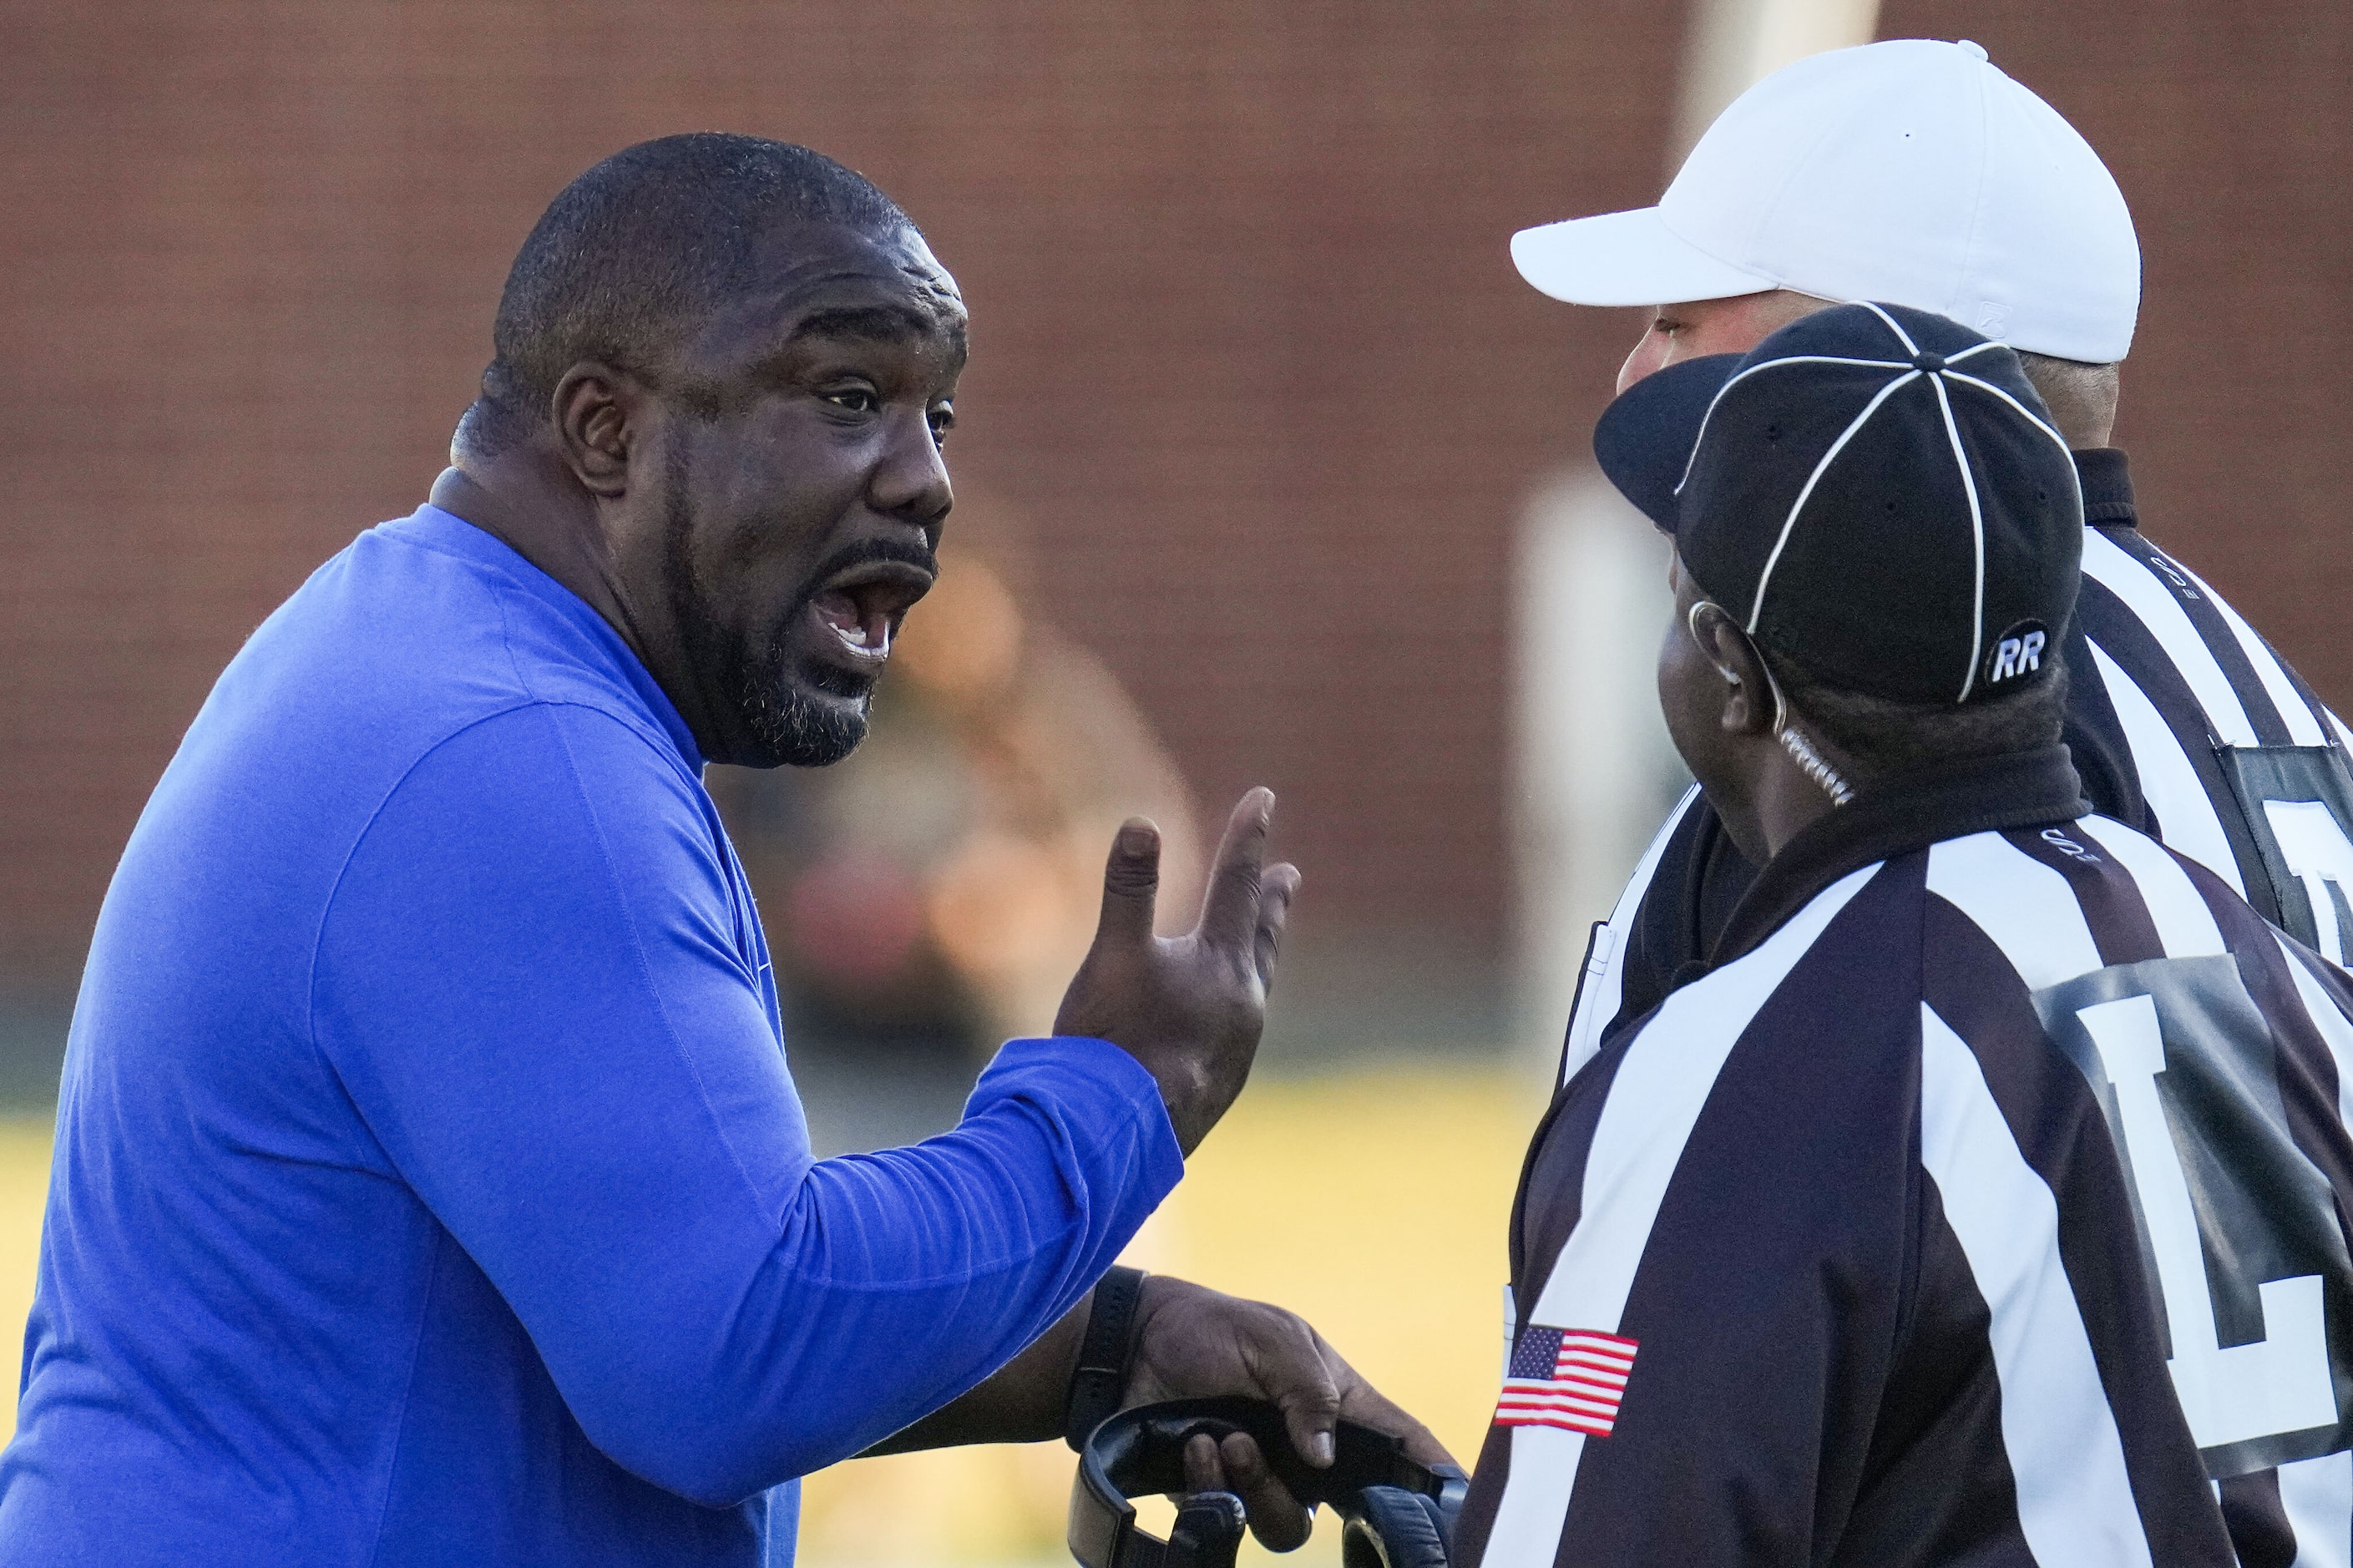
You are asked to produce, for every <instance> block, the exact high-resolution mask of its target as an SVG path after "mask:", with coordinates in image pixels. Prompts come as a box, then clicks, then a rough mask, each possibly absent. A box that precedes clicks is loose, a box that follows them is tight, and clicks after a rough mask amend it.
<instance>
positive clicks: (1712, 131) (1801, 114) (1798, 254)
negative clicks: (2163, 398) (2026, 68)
mask: <svg viewBox="0 0 2353 1568" xmlns="http://www.w3.org/2000/svg"><path fill="white" fill-rule="evenodd" d="M1512 260H1513V261H1514V263H1516V264H1517V265H1518V267H1519V269H1520V276H1521V277H1523V278H1525V279H1527V280H1528V281H1529V282H1530V283H1532V284H1534V285H1535V287H1536V288H1538V289H1542V290H1543V291H1544V292H1545V293H1546V294H1549V295H1551V296H1552V297H1553V298H1554V299H1556V300H1567V301H1568V302H1570V303H1571V304H1577V305H1664V304H1677V303H1681V302H1683V301H1685V300H1722V299H1729V298H1732V297H1733V296H1735V295H1740V294H1755V293H1759V292H1761V291H1763V290H1765V289H1796V290H1798V291H1799V293H1804V294H1814V295H1819V296H1820V297H1821V298H1823V299H1825V300H1880V301H1882V302H1883V303H1888V304H1895V305H1908V306H1910V307H1912V308H1913V309H1914V310H1933V311H1935V312H1936V314H1938V315H1940V316H1949V317H1951V318H1952V319H1953V320H1955V321H1959V322H1961V323H1962V324H1963V325H1964V326H1967V327H1969V328H1971V329H1972V330H1974V331H1978V332H1980V333H1982V334H1984V335H1985V336H1987V337H1989V338H1995V339H1999V340H2000V341H2001V342H2007V343H2009V344H2010V346H2012V347H2013V348H2020V349H2024V350H2027V351H2028V352H2030V353H2041V354H2051V355H2053V356H2055V357H2058V358H2061V359H2073V360H2086V361H2090V362H2092V363H2101V364H2105V363H2108V362H2109V361H2112V360H2120V359H2122V358H2124V357H2125V353H2126V350H2128V349H2129V348H2131V346H2132V336H2133V322H2134V319H2135V317H2136V316H2137V314H2138V313H2139V310H2140V245H2139V242H2138V241H2137V240H2136V239H2135V238H2134V237H2133V226H2132V214H2131V213H2130V212H2128V211H2126V207H2125V198H2124V193H2123V192H2121V191H2119V190H2117V189H2116V179H2115V177H2114V176H2113V175H2111V174H2109V173H2108V171H2107V166H2106V165H2105V164H2104V163H2101V162H2100V156H2099V154H2098V153H2094V152H2093V151H2092V148H2091V144H2090V143H2089V142H2085V141H2084V138H2083V137H2082V136H2080V135H2078V134H2077V133H2076V132H2075V128H2074V127H2073V126H2072V125H2070V124H2068V123H2067V121H2064V120H2063V119H2062V118H2060V116H2059V113H2058V111H2057V110H2053V109H2052V107H2051V106H2050V105H2049V104H2047V103H2045V102H2043V101H2042V100H2041V99H2039V98H2037V97H2035V96H2034V94H2032V93H2031V92H2029V91H2027V90H2026V89H2024V88H2022V87H2021V86H2019V84H2018V83H2016V82H2014V81H2012V80H2010V78H2008V77H2006V76H2004V75H2003V74H2002V73H2001V72H2000V70H1998V69H1996V68H1994V67H1993V65H1992V64H1990V63H1989V61H1988V60H1987V59H1986V52H1985V50H1984V49H1982V48H1980V47H1978V46H1977V45H1975V44H1972V43H1958V44H1947V43H1939V42H1936V41H1934V40H1930V39H1926V38H1905V39H1898V40H1894V41H1891V42H1887V43H1878V44H1865V45H1863V46H1862V47H1860V48H1852V49H1833V50H1831V52H1829V53H1827V54H1820V55H1815V56H1812V57H1811V58H1807V59H1802V60H1799V61H1798V62H1797V63H1796V64H1794V65H1791V66H1788V67H1785V68H1782V69H1780V70H1778V71H1776V72H1774V73H1773V74H1772V75H1771V76H1769V77H1767V78H1766V79H1764V80H1763V81H1760V82H1758V83H1757V85H1756V86H1754V87H1752V88H1750V89H1748V90H1747V91H1746V92H1744V93H1742V94H1741V95H1740V96H1739V98H1737V99H1736V100H1734V101H1733V103H1732V105H1731V107H1730V108H1728V109H1726V110H1725V111H1724V112H1723V113H1722V114H1721V115H1719V116H1717V117H1716V121H1715V124H1713V125H1711V126H1709V127H1708V129H1707V134H1706V135H1704V136H1703V137H1701V138H1700V140H1699V145H1698V146H1696V147H1694V148H1693V149H1692V151H1691V156H1690V157H1688V158H1686V159H1685V160H1683V169H1682V171H1681V172H1680V173H1678V174H1676V175H1675V178H1674V183H1673V184H1671V185H1669V186H1668V187H1667V194H1666V195H1663V196H1662V197H1661V198H1660V199H1659V205H1657V206H1654V207H1644V208H1641V210H1640V211H1636V212H1620V213H1607V214H1604V215H1602V216H1599V217H1585V218H1576V219H1572V220H1571V221H1569V222H1567V223H1554V224H1546V225H1545V226H1542V227H1540V228H1528V229H1522V230H1521V231H1520V232H1519V233H1517V234H1515V235H1514V236H1513V237H1512Z"/></svg>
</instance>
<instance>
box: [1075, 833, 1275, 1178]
mask: <svg viewBox="0 0 2353 1568" xmlns="http://www.w3.org/2000/svg"><path fill="white" fill-rule="evenodd" d="M1273 816H1274V794H1273V792H1272V791H1271V790H1266V789H1254V790H1251V791H1250V793H1249V794H1248V795H1243V796H1242V798H1241V801H1240V804H1239V805H1236V806H1235V807H1234V813H1233V816H1232V818H1231V819H1230V820H1229V822H1228V823H1227V824H1226V833H1225V837H1224V838H1223V839H1222V840H1221V841H1220V842H1219V845H1218V858H1217V864H1216V865H1215V867H1214V868H1212V869H1211V871H1210V874H1209V886H1208V890H1207V891H1206V892H1205V893H1204V894H1203V895H1202V899H1201V913H1200V919H1199V920H1198V922H1197V923H1196V924H1195V925H1194V927H1193V929H1192V930H1191V931H1188V932H1187V933H1186V934H1185V935H1183V936H1176V937H1163V936H1156V935H1155V934H1154V932H1153V929H1152V916H1153V904H1154V900H1155V897H1156V895H1157V894H1158V892H1159V889H1160V830H1159V829H1158V828H1156V827H1155V826H1153V825H1152V824H1151V823H1149V822H1147V821H1145V819H1144V818H1142V817H1134V818H1131V819H1130V820H1129V821H1128V822H1127V823H1126V824H1125V825H1124V826H1122V827H1121V828H1120V830H1119V833H1118V836H1117V837H1115V838H1114V839H1113V841H1112V849H1111V864H1110V865H1109V866H1108V867H1107V868H1105V869H1104V871H1103V918H1102V920H1101V921H1099V922H1098V923H1097V925H1096V927H1095V941H1094V946H1093V947H1092V948H1091V949H1089V950H1088V952H1087V957H1086V962H1085V963H1082V964H1080V965H1079V973H1077V975H1076V976H1074V977H1073V978H1072V979H1071V988H1070V990H1069V991H1068V992H1066V993H1064V994H1063V996H1062V1006H1061V1010H1060V1012H1059V1013H1058V1014H1056V1015H1055V1018H1054V1032H1055V1033H1056V1034H1058V1035H1092V1036H1093V1037H1096V1038H1098V1039H1104V1040H1109V1041H1111V1042H1112V1043H1113V1045H1117V1046H1121V1047H1125V1048H1126V1049H1127V1051H1128V1052H1129V1053H1130V1054H1131V1055H1133V1056H1134V1058H1135V1059H1136V1060H1137V1061H1139V1062H1141V1063H1143V1064H1144V1067H1145V1070H1146V1071H1148V1072H1149V1073H1151V1074H1152V1076H1153V1078H1154V1079H1155V1080H1156V1081H1157V1082H1158V1083H1159V1085H1160V1098H1161V1100H1163V1101H1164V1102H1166V1105H1167V1107H1168V1120H1169V1121H1170V1123H1171V1124H1172V1125H1174V1127H1175V1128H1176V1142H1177V1144H1178V1146H1179V1147H1180V1148H1182V1149H1183V1150H1184V1151H1185V1152H1186V1153H1187V1154H1190V1153H1191V1152H1193V1151H1194V1150H1195V1149H1196V1148H1197V1147H1198V1146H1199V1144H1200V1142H1201V1140H1202V1139H1203V1138H1204V1137H1206V1136H1208V1131H1209V1129H1210V1128H1212V1127H1214V1126H1216V1125H1217V1122H1218V1118H1219V1117H1220V1116H1223V1115H1224V1114H1225V1113H1226V1108H1227V1107H1228V1106H1229V1105H1231V1104H1232V1103H1233V1102H1234V1097H1235V1096H1236V1095H1238V1094H1240V1093H1241V1091H1242V1085H1243V1084H1244V1083H1245V1082H1247V1081H1248V1080H1249V1078H1250V1062H1251V1061H1252V1059H1253V1058H1256V1057H1257V1055H1258V1041H1259V1034H1260V1032H1261V1029H1262V1028H1263V1027H1264V1026H1265V1023H1266V994H1267V987H1268V986H1269V985H1270V984H1271V983H1272V981H1273V978H1274V961H1275V952H1276V949H1277V947H1278V946H1279V945H1280V943H1281V942H1282V927H1283V921H1284V918H1285V916H1286V915H1287V914H1288V913H1289V911H1290V908H1291V900H1292V898H1293V895H1294V894H1296V893H1297V892H1298V890H1299V870H1298V868H1296V867H1294V866H1290V865H1276V866H1267V865H1265V864H1264V863H1263V862H1264V860H1265V856H1266V835H1267V828H1268V826H1269V824H1270V823H1271V821H1272V819H1273Z"/></svg>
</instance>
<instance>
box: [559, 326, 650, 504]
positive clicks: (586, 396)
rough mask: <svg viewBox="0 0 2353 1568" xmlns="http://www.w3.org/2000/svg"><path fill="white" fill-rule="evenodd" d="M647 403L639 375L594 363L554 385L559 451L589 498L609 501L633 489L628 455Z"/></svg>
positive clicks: (578, 367)
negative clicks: (630, 484) (593, 497)
mask: <svg viewBox="0 0 2353 1568" xmlns="http://www.w3.org/2000/svg"><path fill="white" fill-rule="evenodd" d="M648 404H649V398H648V396H647V394H646V389H645V387H644V386H643V384H640V383H639V382H638V380H637V378H636V377H634V376H632V375H630V374H628V373H627V372H626V371H618V370H615V369H614V368H613V367H612V366H610V365H607V364H601V363H597V362H596V361H594V360H584V361H582V362H581V363H578V364H575V365H574V366H573V367H572V368H571V369H570V370H568V371H565V373H564V379H563V380H562V381H559V382H557V383H556V384H555V397H554V406H553V407H552V408H551V410H550V411H549V412H550V422H551V423H552V424H553V425H554V430H555V445H556V449H557V451H558V452H560V453H561V454H562V456H563V458H564V464H565V467H566V468H570V469H571V470H572V474H573V477H574V478H575V479H578V480H579V481H580V484H581V487H582V488H583V489H586V490H587V491H588V493H589V494H591V495H594V496H597V497H601V498H603V499H605V500H613V499H615V498H617V497H618V496H620V495H621V494H622V493H624V492H625V491H627V490H628V488H629V484H628V479H629V453H630V450H631V447H632V446H633V445H634V443H635V440H636V438H637V437H638V433H639V432H638V426H639V424H640V423H641V421H642V420H643V418H644V416H645V414H646V411H647V406H648Z"/></svg>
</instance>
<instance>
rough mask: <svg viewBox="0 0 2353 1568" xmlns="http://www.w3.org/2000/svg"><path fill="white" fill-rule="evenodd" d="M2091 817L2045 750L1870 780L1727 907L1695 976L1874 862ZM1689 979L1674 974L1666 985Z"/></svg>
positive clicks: (2054, 755) (2069, 763) (2070, 770)
mask: <svg viewBox="0 0 2353 1568" xmlns="http://www.w3.org/2000/svg"><path fill="white" fill-rule="evenodd" d="M2091 809H2092V806H2091V803H2090V802H2089V801H2086V800H2085V799H2084V785H2083V782H2082V781H2081V780H2080V779H2078V778H2077V777H2076V776H2075V764H2074V763H2073V760H2071V759H2070V758H2069V756H2068V754H2067V748H2066V747H2064V746H2062V745H2058V744H2055V743H2054V744H2052V745H2049V746H2045V747H2043V748H2042V750H2040V751H2034V752H2010V753H2009V754H2008V755H2006V756H1999V757H1968V758H1964V759H1962V760H1961V761H1958V762H1943V763H1928V764H1926V766H1923V767H1917V768H1910V769H1907V770H1905V772H1903V773H1890V774H1888V775H1886V776H1885V777H1883V778H1880V779H1877V780H1874V781H1873V783H1872V784H1870V785H1869V786H1868V787H1866V788H1865V789H1864V790H1863V791H1862V793H1861V794H1859V795H1856V796H1855V797H1854V798H1853V799H1852V800H1851V801H1849V802H1848V803H1847V804H1846V805H1842V806H1840V807H1839V808H1838V809H1836V810H1835V811H1832V812H1831V813H1829V814H1828V815H1827V816H1821V817H1819V818H1817V819H1815V820H1814V821H1813V822H1812V823H1810V824H1809V825H1808V826H1806V828H1805V829H1804V830H1803V831H1802V832H1800V833H1799V835H1798V836H1797V837H1794V838H1792V839H1790V840H1789V842H1788V843H1787V844H1784V845H1783V846H1781V852H1780V853H1779V854H1778V855H1776V856H1774V857H1773V858H1772V859H1770V860H1768V861H1767V862H1766V863H1765V868H1764V869H1763V870H1762V871H1760V872H1758V873H1757V880H1756V881H1754V882H1752V883H1750V884H1749V887H1748V891H1747V892H1746V893H1745V894H1743V895H1742V896H1741V900H1740V902H1739V903H1738V904H1736V905H1735V906H1734V907H1733V910H1732V918H1731V920H1729V921H1726V922H1725V928H1724V932H1723V934H1722V935H1721V936H1718V937H1717V938H1716V939H1715V952H1712V953H1710V954H1709V955H1708V962H1707V964H1706V966H1705V968H1707V969H1713V968H1715V967H1717V966H1719V965H1722V964H1725V963H1731V962H1732V961H1733V960H1734V959H1736V958H1739V957H1741V956H1743V955H1744V954H1746V953H1747V952H1751V951H1753V950H1754V949H1755V948H1756V947H1757V945H1758V944H1759V943H1761V942H1764V940H1765V939H1766V938H1767V937H1768V936H1771V935H1772V934H1773V933H1774V932H1775V931H1778V930H1779V929H1780V926H1781V922H1782V921H1786V920H1788V918H1789V917H1790V916H1791V915H1794V914H1796V913H1797V912H1798V911H1799V910H1801V909H1803V908H1805V906H1806V904H1807V903H1808V902H1809V901H1810V900H1811V899H1812V898H1813V897H1814V895H1815V894H1817V893H1819V892H1820V891H1821V890H1822V889H1824V888H1827V887H1829V886H1830V885H1831V883H1832V882H1835V881H1837V880H1838V879H1840V878H1841V877H1843V876H1845V875H1846V874H1847V873H1848V872H1850V871H1853V870H1857V869H1860V868H1862V867H1864V866H1868V865H1870V864H1871V863H1872V862H1873V861H1874V860H1885V859H1889V858H1893V857H1894V856H1897V855H1903V854H1906V853H1908V852H1909V851H1911V850H1915V849H1924V848H1926V847H1928V846H1929V845H1931V844H1936V843H1939V842H1941V841H1943V840H1945V839H1947V838H1960V837H1966V836H1968V835H1969V834H1972V833H1986V832H1992V831H1998V830H2000V829H2003V828H2010V827H2035V826H2042V825H2044V824H2048V823H2054V822H2073V820H2074V819H2075V818H2077V817H2079V816H2084V814H2085V813H2087V812H2089V811H2090V810H2091ZM1685 967H1686V968H1691V969H1700V966H1698V965H1686V966H1685ZM1701 972H1702V973H1704V970H1702V971H1701ZM1696 978H1698V975H1697V974H1696V973H1694V974H1689V975H1686V974H1682V973H1678V974H1677V975H1676V976H1675V984H1678V985H1681V984H1684V983H1685V982H1686V981H1688V980H1693V979H1696Z"/></svg>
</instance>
